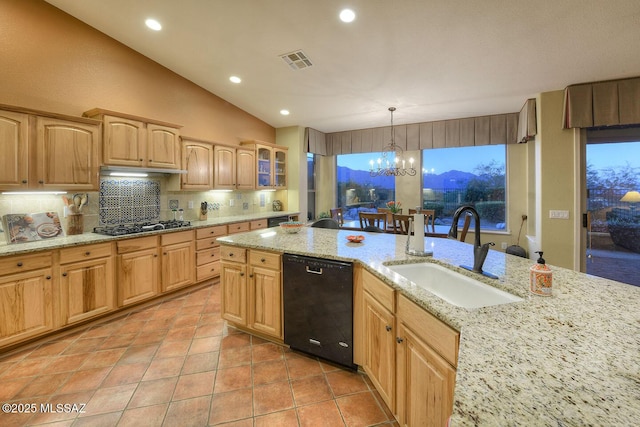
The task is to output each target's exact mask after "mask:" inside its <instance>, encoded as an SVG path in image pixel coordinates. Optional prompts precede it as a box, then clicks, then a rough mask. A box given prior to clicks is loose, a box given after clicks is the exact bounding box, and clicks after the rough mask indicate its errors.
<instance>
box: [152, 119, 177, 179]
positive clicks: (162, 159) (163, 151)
mask: <svg viewBox="0 0 640 427" xmlns="http://www.w3.org/2000/svg"><path fill="white" fill-rule="evenodd" d="M147 166H150V167H154V168H165V169H180V135H179V132H178V129H176V128H170V127H167V126H160V125H155V124H151V123H149V124H148V125H147Z"/></svg>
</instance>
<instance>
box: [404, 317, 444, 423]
mask: <svg viewBox="0 0 640 427" xmlns="http://www.w3.org/2000/svg"><path fill="white" fill-rule="evenodd" d="M398 323H399V325H398V341H400V342H399V344H398V346H397V365H396V366H397V381H398V384H397V396H396V405H397V406H396V412H397V414H398V418H399V420H400V425H402V426H438V427H441V426H445V425H447V422H448V419H449V417H450V416H451V413H452V412H453V388H454V385H455V379H456V371H455V369H454V368H453V367H451V365H449V363H447V361H446V360H444V359H443V358H442V357H440V356H439V355H438V354H437V353H436V352H435V351H434V350H433V349H431V347H429V346H428V345H427V344H426V343H425V342H424V341H423V340H422V339H421V338H420V337H419V336H418V335H416V334H415V333H413V331H411V330H410V329H408V328H407V327H406V326H405V325H404V324H403V323H402V322H398Z"/></svg>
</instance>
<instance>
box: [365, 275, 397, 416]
mask: <svg viewBox="0 0 640 427" xmlns="http://www.w3.org/2000/svg"><path fill="white" fill-rule="evenodd" d="M362 279H363V288H364V307H363V312H364V321H363V327H364V332H363V334H364V362H363V366H362V367H363V369H364V370H365V372H366V373H367V375H368V376H369V378H370V379H371V382H372V383H373V384H374V386H375V387H376V389H377V390H378V392H379V393H380V396H381V397H382V399H383V400H384V401H385V403H386V404H387V406H388V407H389V408H390V409H391V410H392V411H393V409H394V407H395V382H396V381H395V380H396V357H395V356H396V336H395V328H396V327H395V323H396V320H395V316H394V314H393V313H394V311H395V291H394V290H393V289H392V288H391V287H390V286H387V285H386V284H384V283H382V282H381V281H380V280H378V279H377V278H375V277H374V276H373V275H372V274H371V273H369V272H368V271H364V272H363V274H362Z"/></svg>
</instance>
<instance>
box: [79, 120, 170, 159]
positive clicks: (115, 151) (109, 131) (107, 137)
mask: <svg viewBox="0 0 640 427" xmlns="http://www.w3.org/2000/svg"><path fill="white" fill-rule="evenodd" d="M84 115H85V116H87V117H92V118H96V119H100V120H102V121H103V124H104V130H103V144H102V147H103V148H102V157H103V159H102V160H103V163H104V164H105V165H113V166H132V167H147V168H162V169H180V166H181V158H180V126H178V125H174V124H171V123H163V122H159V121H155V120H151V119H145V118H142V117H137V116H132V115H128V114H122V113H115V112H112V111H107V110H102V109H93V110H90V111H86V112H85V113H84Z"/></svg>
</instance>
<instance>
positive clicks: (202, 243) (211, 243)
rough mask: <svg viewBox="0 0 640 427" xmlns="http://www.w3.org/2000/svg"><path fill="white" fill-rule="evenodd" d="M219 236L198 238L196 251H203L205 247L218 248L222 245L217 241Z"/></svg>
mask: <svg viewBox="0 0 640 427" xmlns="http://www.w3.org/2000/svg"><path fill="white" fill-rule="evenodd" d="M216 239H217V237H212V238H210V239H199V240H196V251H201V250H203V249H211V248H217V247H218V246H220V243H218V242H216Z"/></svg>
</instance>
